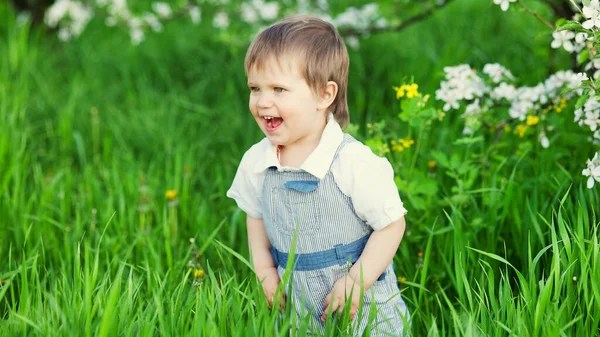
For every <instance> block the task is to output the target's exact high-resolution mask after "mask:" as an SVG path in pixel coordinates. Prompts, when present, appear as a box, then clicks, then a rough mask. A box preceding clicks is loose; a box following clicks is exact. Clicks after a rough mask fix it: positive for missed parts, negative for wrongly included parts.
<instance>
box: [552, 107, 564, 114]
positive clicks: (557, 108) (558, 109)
mask: <svg viewBox="0 0 600 337" xmlns="http://www.w3.org/2000/svg"><path fill="white" fill-rule="evenodd" d="M554 110H556V112H557V113H561V112H562V110H563V108H561V107H559V106H557V107H556V108H554Z"/></svg>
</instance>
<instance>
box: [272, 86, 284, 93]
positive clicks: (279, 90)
mask: <svg viewBox="0 0 600 337" xmlns="http://www.w3.org/2000/svg"><path fill="white" fill-rule="evenodd" d="M274 90H275V92H284V91H285V89H283V88H280V87H275V89H274Z"/></svg>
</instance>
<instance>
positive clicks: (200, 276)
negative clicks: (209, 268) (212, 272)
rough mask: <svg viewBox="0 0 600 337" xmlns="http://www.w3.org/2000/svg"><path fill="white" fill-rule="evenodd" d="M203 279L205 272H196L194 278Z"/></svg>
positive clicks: (197, 270) (200, 270) (198, 270)
mask: <svg viewBox="0 0 600 337" xmlns="http://www.w3.org/2000/svg"><path fill="white" fill-rule="evenodd" d="M202 277H204V270H202V269H196V271H194V278H202Z"/></svg>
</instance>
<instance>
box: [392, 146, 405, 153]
mask: <svg viewBox="0 0 600 337" xmlns="http://www.w3.org/2000/svg"><path fill="white" fill-rule="evenodd" d="M392 150H394V151H396V152H402V151H404V146H402V145H400V144H394V145H392Z"/></svg>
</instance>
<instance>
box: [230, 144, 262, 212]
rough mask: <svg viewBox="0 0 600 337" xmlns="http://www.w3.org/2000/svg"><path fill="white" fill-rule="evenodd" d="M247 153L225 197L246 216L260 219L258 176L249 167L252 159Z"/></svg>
mask: <svg viewBox="0 0 600 337" xmlns="http://www.w3.org/2000/svg"><path fill="white" fill-rule="evenodd" d="M250 157H251V155H249V152H246V154H244V157H243V158H242V161H241V162H240V166H239V167H238V170H237V172H236V174H235V177H234V178H233V183H232V184H231V187H230V188H229V190H228V191H227V197H229V198H231V199H233V200H235V202H236V203H237V205H238V207H239V208H241V209H242V210H243V211H244V212H246V214H248V215H249V216H251V217H253V218H255V219H262V211H261V207H260V198H259V193H260V191H259V189H258V182H257V180H258V178H259V177H258V174H257V173H254V172H253V169H252V166H251V165H250V164H251V162H252V159H251V158H250Z"/></svg>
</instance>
